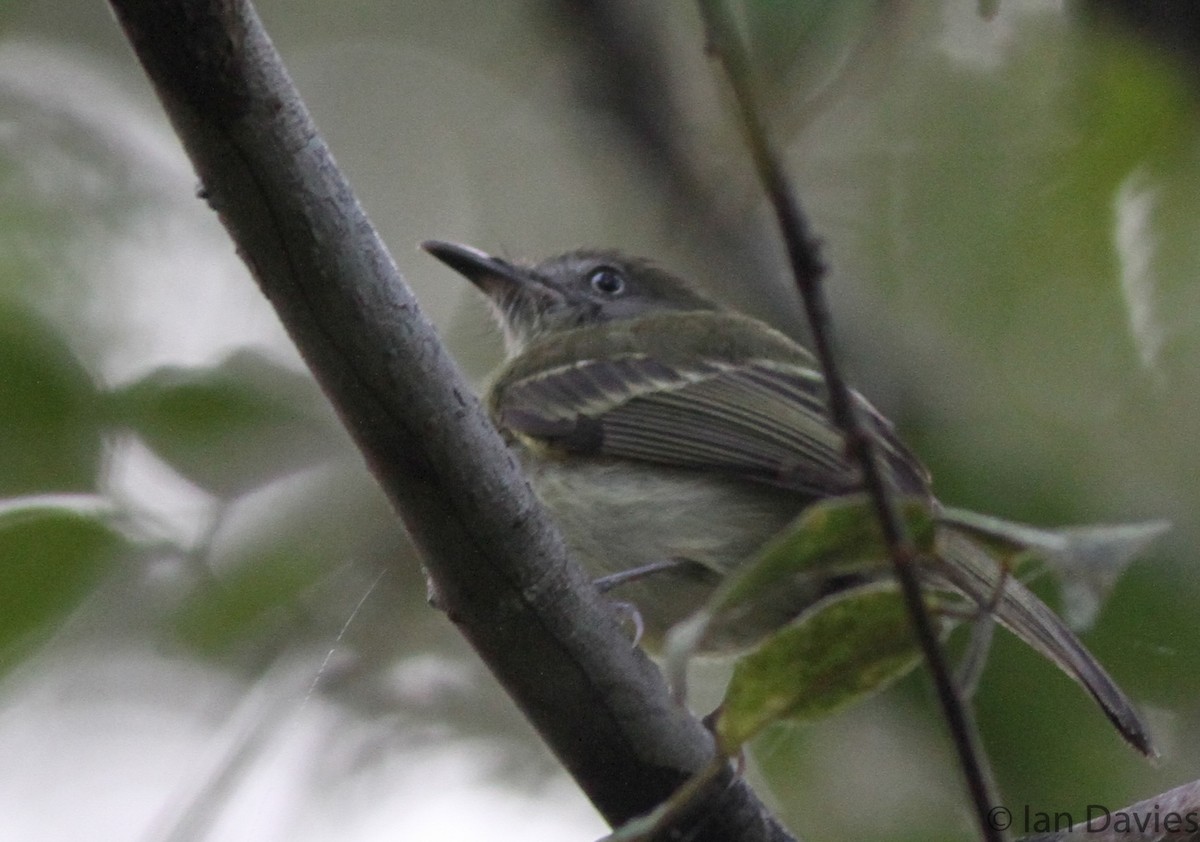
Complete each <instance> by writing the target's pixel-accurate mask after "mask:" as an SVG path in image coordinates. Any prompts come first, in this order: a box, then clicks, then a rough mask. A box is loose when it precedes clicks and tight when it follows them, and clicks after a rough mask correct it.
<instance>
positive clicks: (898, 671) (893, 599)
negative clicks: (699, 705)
mask: <svg viewBox="0 0 1200 842" xmlns="http://www.w3.org/2000/svg"><path fill="white" fill-rule="evenodd" d="M919 660H920V650H919V649H918V648H917V645H916V642H915V641H914V639H913V637H912V633H911V630H910V621H909V617H908V609H907V607H906V606H905V604H904V598H903V596H902V595H901V594H900V592H899V590H897V589H896V588H895V587H894V586H893V585H890V584H887V583H877V584H875V585H872V586H869V587H865V588H859V589H856V590H853V591H850V592H847V593H842V594H838V595H835V596H833V597H831V598H830V599H829V600H828V601H827V602H826V603H823V604H822V605H820V606H818V607H817V608H815V609H814V610H812V611H810V612H809V613H807V614H805V615H804V616H803V617H802V618H801V619H799V620H798V621H796V623H794V624H793V625H791V626H788V627H787V628H785V629H783V630H782V631H780V632H778V633H777V634H775V635H774V636H773V637H772V638H771V639H770V640H768V641H767V642H766V643H764V644H763V645H762V646H761V647H759V648H758V649H756V650H755V651H754V652H752V653H750V654H749V655H746V656H744V657H743V658H741V659H739V660H738V662H737V666H736V667H735V668H734V672H733V678H732V679H731V680H730V682H729V687H728V688H727V689H726V691H725V700H724V702H723V703H722V705H721V708H720V711H721V712H720V715H719V717H718V719H717V722H716V727H715V733H716V735H717V741H718V743H719V745H720V746H721V750H722V751H723V752H724V753H725V754H726V755H732V754H733V753H735V752H736V751H737V750H738V749H739V748H740V747H741V746H742V745H743V744H744V743H745V742H746V741H747V740H749V739H751V738H752V737H754V736H755V735H756V734H758V733H759V732H760V731H762V729H763V728H765V727H767V726H768V725H771V724H773V723H775V722H778V721H780V720H782V719H791V720H800V721H811V720H814V719H817V718H819V717H822V716H826V715H828V714H829V713H832V712H833V711H834V710H836V709H838V708H840V707H843V706H844V705H847V704H850V703H851V702H853V701H856V700H857V699H860V698H862V697H863V696H866V695H868V694H870V693H874V692H877V691H879V690H882V689H883V688H884V687H886V686H887V685H889V684H891V683H892V682H893V681H895V680H896V679H897V678H899V677H900V676H902V675H904V674H905V673H907V672H908V671H910V670H911V669H912V668H913V667H915V666H916V665H917V663H918V662H919Z"/></svg>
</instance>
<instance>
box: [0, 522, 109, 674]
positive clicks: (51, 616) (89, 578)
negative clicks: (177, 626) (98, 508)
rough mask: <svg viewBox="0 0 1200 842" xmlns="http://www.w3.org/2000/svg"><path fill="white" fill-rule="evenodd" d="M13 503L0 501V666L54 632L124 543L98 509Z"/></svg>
mask: <svg viewBox="0 0 1200 842" xmlns="http://www.w3.org/2000/svg"><path fill="white" fill-rule="evenodd" d="M19 503H20V501H5V504H4V505H3V506H0V672H3V671H4V670H6V669H8V668H9V667H11V666H12V665H13V664H14V663H16V662H18V661H19V660H21V658H22V657H24V656H25V655H26V654H27V653H28V652H29V650H30V649H32V648H33V647H34V646H36V645H37V644H39V643H41V642H42V641H43V640H44V639H46V638H47V637H49V636H50V635H51V634H52V633H53V632H54V630H55V629H56V628H57V627H58V625H59V624H60V623H61V622H62V621H63V620H64V619H65V618H66V617H68V616H69V615H70V613H71V611H72V610H74V608H75V607H76V606H77V605H78V604H79V603H80V602H81V601H82V600H83V599H84V598H85V597H86V596H87V595H88V594H89V593H91V592H92V590H93V589H94V588H95V587H96V584H97V582H98V581H99V580H100V579H101V578H102V577H103V576H104V574H105V573H106V572H108V571H109V570H110V569H111V568H112V567H113V565H114V563H115V562H116V559H117V557H118V552H119V550H120V549H121V548H122V547H124V546H125V545H126V542H125V540H124V539H123V538H122V537H121V535H120V534H119V533H117V532H116V531H115V530H114V529H113V528H112V527H110V526H109V525H108V524H107V523H105V520H104V518H103V517H102V516H100V515H97V514H88V513H84V512H80V511H73V510H71V509H69V508H66V507H59V506H52V505H46V506H43V505H40V504H36V503H35V504H33V505H29V506H22V505H19Z"/></svg>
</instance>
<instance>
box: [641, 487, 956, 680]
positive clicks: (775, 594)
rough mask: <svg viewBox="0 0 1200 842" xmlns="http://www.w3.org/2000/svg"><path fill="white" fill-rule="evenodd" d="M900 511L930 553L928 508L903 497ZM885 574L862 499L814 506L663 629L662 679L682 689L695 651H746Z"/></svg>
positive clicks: (885, 562) (879, 541)
mask: <svg viewBox="0 0 1200 842" xmlns="http://www.w3.org/2000/svg"><path fill="white" fill-rule="evenodd" d="M901 513H902V515H903V517H904V519H905V521H906V523H907V525H908V529H909V533H910V535H911V536H912V539H913V541H914V543H915V545H916V547H917V549H918V551H920V552H922V553H929V552H932V549H933V541H934V520H933V515H932V513H931V511H930V510H929V507H928V505H927V504H926V503H925V502H924V501H922V500H919V499H915V498H913V499H907V500H905V501H903V503H902V506H901ZM891 569H892V565H891V562H890V561H889V559H888V552H887V547H886V545H885V543H884V540H883V533H882V531H881V530H880V527H879V521H878V518H877V517H876V514H875V510H874V507H873V506H872V504H871V502H870V500H869V499H868V498H867V497H866V495H851V496H846V497H838V498H833V499H829V500H822V501H820V502H817V503H814V504H813V505H811V506H809V507H808V508H807V509H805V510H804V512H803V513H802V514H801V515H800V517H799V518H797V519H796V521H794V522H793V524H792V526H791V527H789V528H787V529H785V530H784V531H783V532H781V533H780V534H779V535H778V536H777V537H775V538H774V539H773V540H772V541H771V542H770V543H769V544H768V545H767V546H766V547H764V549H763V550H762V551H761V552H760V553H759V555H758V556H757V557H755V558H754V559H752V560H750V561H748V562H747V563H746V564H744V565H742V566H741V567H740V568H739V569H738V571H737V572H736V573H734V574H732V575H730V576H729V577H728V578H727V579H726V580H725V582H724V583H723V584H722V585H721V587H719V588H718V589H717V591H716V592H715V593H714V594H713V596H712V598H711V599H710V600H709V602H708V604H707V605H706V606H705V607H704V608H702V609H701V610H700V611H698V612H697V613H696V614H695V615H693V616H692V617H691V618H689V619H688V620H685V621H684V622H683V623H680V624H679V625H677V626H676V627H675V628H673V629H672V630H671V631H670V633H669V634H668V635H667V640H666V645H665V647H664V658H665V668H666V670H667V673H668V675H670V676H671V677H672V680H673V682H674V683H675V686H677V687H682V686H683V684H682V681H683V676H684V672H685V669H686V663H687V660H688V659H689V658H690V657H691V656H692V654H694V653H695V652H696V651H699V650H710V651H729V650H736V649H739V648H741V649H744V648H747V647H749V646H753V645H754V644H756V643H758V642H759V641H761V640H762V639H763V638H765V637H767V636H768V635H770V634H771V633H772V632H773V631H775V630H776V629H779V628H781V627H783V626H785V625H787V624H788V623H790V622H792V621H793V620H795V619H796V617H797V616H799V615H800V614H801V613H802V612H804V611H805V610H807V609H809V608H811V607H812V606H813V605H815V604H817V603H818V602H819V601H820V600H822V599H823V598H825V597H827V596H828V595H829V594H831V593H837V592H838V591H840V590H843V589H845V588H848V587H854V586H858V585H862V584H864V583H865V582H868V581H871V580H874V579H878V578H880V577H882V576H890V574H891Z"/></svg>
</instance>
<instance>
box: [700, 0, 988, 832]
mask: <svg viewBox="0 0 1200 842" xmlns="http://www.w3.org/2000/svg"><path fill="white" fill-rule="evenodd" d="M698 2H699V5H700V11H701V14H702V15H703V17H704V21H705V26H706V29H707V37H708V48H709V50H710V51H711V52H712V53H714V54H715V55H716V56H717V57H718V58H719V59H720V60H721V62H722V64H723V65H724V67H725V72H726V75H727V76H728V77H729V82H730V85H731V87H732V89H733V94H734V98H735V100H736V102H737V108H738V113H739V117H740V118H741V122H742V125H743V128H744V130H745V133H746V140H747V143H748V145H749V147H750V153H751V156H752V157H753V159H754V167H755V170H756V171H757V173H758V177H759V179H760V180H761V182H762V185H763V189H764V191H765V192H766V194H767V196H768V198H769V199H770V201H771V204H772V206H773V207H774V210H775V215H776V218H777V220H778V222H779V227H780V231H781V233H782V236H783V240H784V243H785V244H786V247H787V252H788V259H789V261H790V263H791V267H792V272H793V274H794V275H795V278H796V286H797V287H798V288H799V290H800V297H801V299H802V300H803V303H804V310H805V314H806V316H807V318H808V322H809V326H810V328H811V330H812V337H813V345H814V349H815V351H816V354H817V358H818V359H819V360H820V363H821V368H822V370H823V371H824V375H825V383H826V388H827V389H828V393H829V409H830V414H831V415H832V416H833V420H834V423H836V424H837V425H838V427H839V428H841V430H842V433H843V435H844V436H845V439H846V451H847V454H848V456H849V457H850V458H851V459H853V460H855V461H856V462H857V463H858V464H859V465H860V466H861V469H862V474H863V485H864V486H865V488H866V490H867V492H868V493H869V494H870V496H871V500H872V502H873V504H874V507H875V511H876V513H877V515H878V517H879V523H880V526H881V528H882V530H883V536H884V540H885V541H886V542H887V546H888V550H889V553H890V555H891V558H892V563H893V565H894V567H895V570H896V578H897V580H898V581H899V583H900V590H901V592H902V593H903V594H904V601H905V603H906V604H907V606H908V610H909V615H910V616H911V618H912V624H913V630H914V632H915V633H916V637H917V640H918V642H919V643H920V646H921V650H922V651H923V652H924V654H925V661H926V663H927V664H928V666H929V672H930V674H931V675H932V677H933V683H934V685H935V687H936V688H937V694H938V699H939V700H940V702H941V705H942V713H943V715H944V716H945V718H946V723H947V726H948V727H949V729H950V734H951V737H952V739H953V740H954V745H955V748H956V749H957V751H958V756H959V762H960V764H961V766H962V770H963V776H964V777H965V778H966V783H967V788H968V790H969V791H970V796H971V800H972V802H973V804H974V808H975V814H976V819H977V821H978V823H979V829H980V833H981V835H982V837H983V838H984V839H988V840H1003V839H1004V833H1003V832H1001V831H999V830H997V829H996V828H995V827H993V826H992V824H991V822H989V819H988V813H989V810H991V809H992V808H993V807H994V806H995V805H996V804H997V803H999V802H998V800H997V799H996V797H995V794H994V793H993V791H992V785H991V775H990V774H989V772H988V769H987V765H986V760H985V758H984V756H983V752H982V749H981V747H980V744H979V739H978V736H977V734H976V729H975V724H974V722H973V720H972V718H971V716H970V713H969V712H968V710H967V707H966V705H965V704H964V702H963V700H962V698H961V697H960V696H959V693H958V689H957V687H956V686H955V684H954V679H953V677H952V676H951V674H950V669H949V666H948V664H947V663H946V658H945V656H944V654H943V652H942V648H941V645H940V644H939V642H938V638H937V634H936V633H935V631H934V628H933V622H932V620H931V619H930V617H929V612H928V610H927V609H926V607H925V602H924V599H923V598H922V595H921V585H920V582H919V581H918V579H917V571H916V561H917V551H916V547H915V546H914V545H913V542H912V539H911V538H910V537H909V535H908V531H907V529H906V528H905V525H904V521H903V520H902V519H901V517H900V513H899V509H898V506H897V503H896V499H895V497H894V495H893V494H891V493H890V490H889V488H888V485H887V483H886V481H885V479H884V476H883V473H882V472H881V470H880V468H879V463H878V460H877V458H876V454H875V447H874V443H873V441H872V439H871V437H870V436H869V435H867V434H866V432H865V431H864V429H863V427H862V425H861V424H860V423H859V419H858V413H857V412H856V411H855V408H854V399H853V397H852V394H851V391H850V387H849V386H848V385H847V384H846V381H845V379H844V378H843V377H842V374H841V371H840V368H839V366H838V362H837V357H836V354H835V353H834V350H833V338H832V327H831V319H830V315H829V307H828V304H827V302H826V300H825V294H824V290H823V287H822V282H823V279H824V277H825V271H826V267H825V264H824V262H823V261H822V259H821V256H820V248H819V243H818V242H817V240H816V239H815V238H814V237H813V235H812V233H811V232H810V231H809V227H808V223H807V220H806V219H805V217H804V214H803V213H802V211H801V210H800V206H799V203H798V202H797V200H796V198H795V193H794V191H793V190H792V189H791V185H790V184H789V182H788V178H787V175H786V174H785V173H784V171H783V167H782V166H781V165H780V164H779V159H778V157H777V156H776V155H775V153H774V150H773V149H772V147H771V144H770V141H769V140H768V138H767V132H766V128H765V126H764V125H763V122H762V120H761V118H760V116H759V113H758V109H757V105H756V102H755V99H754V92H753V84H752V80H751V73H750V68H749V62H748V60H747V57H746V54H745V52H744V50H743V48H742V43H741V38H740V36H739V35H738V33H737V31H736V29H735V26H734V23H733V21H732V20H731V19H730V17H729V15H728V13H727V12H726V10H725V7H724V5H723V3H722V2H721V0H698Z"/></svg>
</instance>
